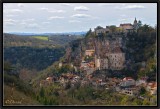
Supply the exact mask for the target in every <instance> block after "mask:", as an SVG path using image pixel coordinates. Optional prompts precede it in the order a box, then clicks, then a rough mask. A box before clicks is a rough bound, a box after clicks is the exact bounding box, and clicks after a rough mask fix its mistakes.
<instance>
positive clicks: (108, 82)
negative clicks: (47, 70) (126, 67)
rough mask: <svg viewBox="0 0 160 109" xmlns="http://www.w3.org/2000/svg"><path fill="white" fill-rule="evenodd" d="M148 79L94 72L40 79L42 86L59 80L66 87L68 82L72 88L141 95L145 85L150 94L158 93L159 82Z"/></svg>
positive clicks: (65, 74)
mask: <svg viewBox="0 0 160 109" xmlns="http://www.w3.org/2000/svg"><path fill="white" fill-rule="evenodd" d="M147 79H148V78H147V77H142V78H140V79H138V80H134V79H133V78H132V77H125V78H123V79H120V78H116V77H113V78H108V77H105V76H104V75H100V76H93V74H89V75H86V76H85V77H82V76H80V75H76V74H73V73H64V74H62V75H61V76H60V77H58V78H56V77H55V76H49V77H47V78H46V79H45V80H42V81H40V87H47V86H49V85H53V84H54V83H55V82H58V83H60V84H61V86H62V87H64V88H66V87H68V84H69V85H70V88H74V87H76V86H80V87H84V86H91V87H93V88H95V89H102V90H112V91H114V92H117V93H120V94H125V95H129V96H137V97H141V96H140V91H141V89H142V87H143V88H145V90H146V91H147V92H149V93H150V95H157V82H155V81H152V82H147ZM141 98H143V97H141Z"/></svg>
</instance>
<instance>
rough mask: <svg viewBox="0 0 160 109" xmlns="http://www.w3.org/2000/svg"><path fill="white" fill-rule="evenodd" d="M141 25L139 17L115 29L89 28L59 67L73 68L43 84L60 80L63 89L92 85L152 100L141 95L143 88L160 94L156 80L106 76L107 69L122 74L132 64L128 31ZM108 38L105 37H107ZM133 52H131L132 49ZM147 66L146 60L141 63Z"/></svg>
mask: <svg viewBox="0 0 160 109" xmlns="http://www.w3.org/2000/svg"><path fill="white" fill-rule="evenodd" d="M139 27H140V21H137V20H136V18H135V20H134V22H133V24H131V23H125V24H120V26H119V27H116V31H114V29H112V28H109V26H106V28H103V27H101V26H98V27H96V28H95V29H94V31H89V33H88V36H87V37H86V38H85V39H84V40H80V41H77V42H76V41H75V42H74V43H73V45H72V47H70V46H69V47H68V48H67V49H66V55H65V58H64V59H63V60H61V62H59V63H58V68H59V69H61V68H63V67H66V66H69V67H70V69H73V70H72V71H66V72H65V73H62V74H61V75H60V76H59V77H57V76H50V75H48V77H47V78H46V79H44V80H42V81H40V87H46V86H48V85H50V84H54V83H59V84H61V86H62V87H64V88H68V87H71V88H74V87H77V86H79V87H84V86H91V87H93V88H95V89H102V90H104V91H105V90H112V91H113V92H117V93H120V94H124V95H129V96H135V97H138V98H139V99H143V100H144V99H149V100H150V102H155V101H153V100H152V99H150V98H148V97H146V96H141V95H140V93H141V90H143V88H145V90H146V91H147V92H148V93H149V94H150V95H151V96H156V95H157V82H156V81H151V82H147V79H148V77H147V76H143V77H141V78H138V79H136V80H135V79H134V78H133V77H130V76H125V77H123V78H118V77H114V76H107V73H105V72H108V71H112V72H114V73H117V74H118V73H119V72H120V71H121V70H123V69H124V68H126V67H128V66H130V61H131V59H129V58H128V56H127V55H126V52H125V51H126V49H127V48H126V45H125V44H126V42H125V41H123V39H124V38H125V39H126V40H127V34H129V33H136V32H137V30H138V28H139ZM106 35H107V36H108V37H104V36H106ZM131 52H132V51H131ZM142 66H145V62H143V63H142Z"/></svg>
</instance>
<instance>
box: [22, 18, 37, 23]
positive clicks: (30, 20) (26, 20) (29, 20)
mask: <svg viewBox="0 0 160 109" xmlns="http://www.w3.org/2000/svg"><path fill="white" fill-rule="evenodd" d="M22 21H23V22H32V21H35V19H33V18H31V19H24V20H22Z"/></svg>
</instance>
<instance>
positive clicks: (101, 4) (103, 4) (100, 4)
mask: <svg viewBox="0 0 160 109" xmlns="http://www.w3.org/2000/svg"><path fill="white" fill-rule="evenodd" d="M114 5H115V4H108V3H98V6H114Z"/></svg>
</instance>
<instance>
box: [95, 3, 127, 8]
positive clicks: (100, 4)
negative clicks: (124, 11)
mask: <svg viewBox="0 0 160 109" xmlns="http://www.w3.org/2000/svg"><path fill="white" fill-rule="evenodd" d="M125 5H126V4H124V3H123V4H118V3H98V6H106V7H108V6H125Z"/></svg>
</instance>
